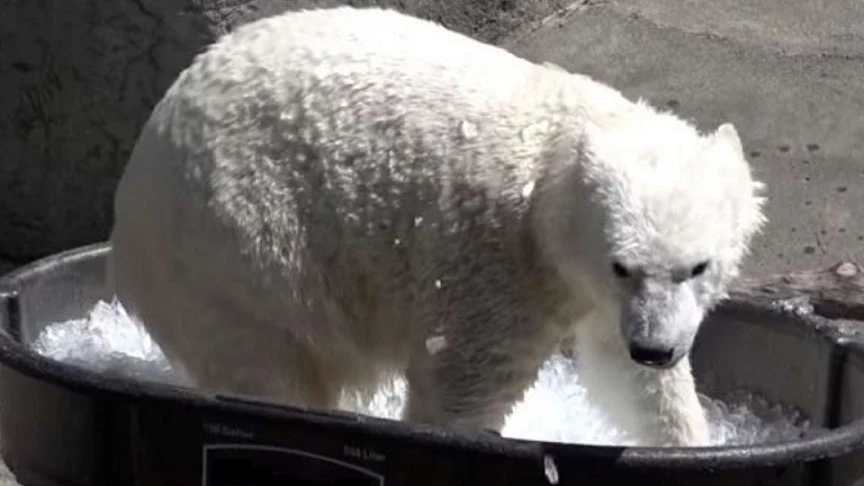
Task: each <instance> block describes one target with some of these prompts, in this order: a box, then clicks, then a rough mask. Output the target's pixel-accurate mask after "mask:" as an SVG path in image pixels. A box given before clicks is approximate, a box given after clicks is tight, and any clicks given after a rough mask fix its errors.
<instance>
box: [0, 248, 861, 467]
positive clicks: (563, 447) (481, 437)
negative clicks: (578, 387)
mask: <svg viewBox="0 0 864 486" xmlns="http://www.w3.org/2000/svg"><path fill="white" fill-rule="evenodd" d="M110 250H111V245H110V243H109V242H100V243H94V244H89V245H84V246H80V247H76V248H72V249H69V250H66V251H63V252H59V253H55V254H52V255H49V256H47V257H44V258H41V259H39V260H36V261H34V262H31V263H29V264H27V265H24V266H22V267H19V268H17V269H15V270H13V271H12V272H9V273H7V274H6V275H3V276H0V304H2V307H3V308H2V309H0V311H2V312H4V313H5V312H6V311H7V310H8V309H6V307H7V304H8V303H9V302H12V301H13V300H14V298H15V297H16V296H17V294H18V289H19V288H21V286H22V282H24V281H26V280H27V278H28V277H30V276H31V275H34V274H39V273H42V272H44V271H46V270H50V269H52V268H54V267H58V266H61V265H67V264H72V263H76V262H78V261H83V260H89V259H95V258H100V257H104V256H106V255H107V254H108V253H109V252H110ZM718 310H732V311H733V312H762V313H764V314H765V315H766V316H767V317H770V316H774V317H775V318H776V319H766V322H765V323H764V325H768V326H777V325H786V326H789V327H793V326H795V327H796V328H797V327H798V326H802V325H803V326H804V327H805V329H803V330H801V329H800V328H798V329H799V330H798V331H796V332H803V333H811V335H813V336H814V337H817V338H821V339H827V340H828V341H829V343H830V344H832V346H833V350H834V352H838V353H842V354H843V355H844V357H845V355H850V354H851V355H857V356H858V357H860V358H861V359H862V360H864V342H861V341H859V340H857V339H854V338H852V337H850V336H849V335H848V334H845V333H842V332H840V331H838V330H837V329H836V328H835V327H834V326H831V325H830V324H829V321H828V319H825V318H822V317H820V316H818V315H813V314H804V315H795V314H791V313H789V312H785V311H782V310H780V309H776V308H767V307H764V306H760V305H757V304H753V303H747V302H741V301H734V300H727V301H726V302H724V303H723V304H721V305H720V306H718ZM6 317H8V315H7V316H6ZM778 319H779V320H782V321H785V322H784V323H783V324H778V322H777V320H778ZM0 364H2V366H8V367H9V368H11V369H14V370H16V371H18V372H19V373H22V374H24V375H27V376H30V377H33V378H36V379H39V380H42V381H44V382H47V383H51V384H53V385H55V386H60V387H63V388H66V389H70V390H72V391H74V392H82V393H85V394H88V395H90V394H94V395H96V396H106V397H110V398H114V399H117V398H121V399H125V400H148V401H157V402H163V403H174V404H182V405H185V406H194V407H202V411H204V409H206V408H210V409H217V410H225V411H229V412H238V413H241V414H249V413H255V414H256V415H257V416H259V417H261V418H271V419H282V420H289V421H290V420H295V421H297V420H299V421H301V422H307V423H318V424H322V425H329V426H331V427H332V426H342V427H347V428H349V429H350V428H354V429H356V430H358V431H360V432H372V433H375V434H377V435H379V436H380V437H381V438H382V439H392V440H400V439H407V440H408V441H409V442H414V441H418V440H421V439H422V440H425V441H431V443H430V444H429V445H432V446H440V447H457V448H462V449H465V448H467V449H468V450H469V451H473V452H493V453H496V454H501V455H506V456H526V455H527V456H531V457H532V458H537V457H539V458H540V459H541V460H542V458H543V457H544V456H546V455H550V456H552V457H553V458H555V460H558V461H566V460H567V458H568V457H572V458H574V459H575V458H577V457H578V458H580V459H582V460H587V459H592V458H596V459H598V460H603V459H605V460H609V459H610V458H611V459H613V460H614V461H615V463H616V465H618V466H623V467H627V468H648V469H655V468H656V469H668V470H687V469H706V468H710V469H739V468H746V467H768V466H780V465H786V466H788V465H792V464H795V463H801V462H814V461H818V460H822V459H830V458H833V457H837V456H841V455H843V454H846V453H848V452H849V451H851V450H853V449H854V448H856V447H861V446H864V415H862V417H861V418H858V419H856V420H853V421H851V422H848V423H846V424H843V425H841V426H838V427H835V428H831V429H829V431H828V432H826V433H820V434H818V435H816V436H814V437H808V438H804V439H800V440H796V441H791V442H783V443H767V444H756V445H732V446H706V447H645V446H614V445H591V444H570V443H560V442H549V441H532V440H525V439H512V438H504V437H499V436H496V435H493V434H468V433H464V432H458V431H453V430H449V429H447V428H445V427H439V426H430V425H418V424H410V423H406V422H401V421H396V420H390V419H383V418H377V417H371V416H367V415H361V414H356V413H352V412H344V411H319V410H310V409H305V408H302V407H296V406H290V405H282V404H276V403H269V402H265V401H260V400H257V399H254V398H247V397H240V396H227V395H213V394H206V393H202V392H198V391H194V390H192V389H189V388H186V387H181V386H176V385H171V384H164V383H156V382H148V381H144V380H138V379H133V378H130V379H126V378H119V377H114V376H104V375H101V374H99V373H97V372H95V371H91V370H88V369H86V368H82V367H77V366H73V365H67V364H64V363H62V362H59V361H55V360H52V359H49V358H46V357H43V356H41V355H39V354H38V353H36V352H35V351H32V350H30V349H28V348H27V347H25V346H24V345H23V344H22V343H20V342H19V340H18V339H16V337H15V336H13V332H12V330H11V329H9V328H8V326H2V327H0ZM0 401H2V400H0Z"/></svg>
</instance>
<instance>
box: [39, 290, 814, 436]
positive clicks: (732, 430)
mask: <svg viewBox="0 0 864 486" xmlns="http://www.w3.org/2000/svg"><path fill="white" fill-rule="evenodd" d="M32 347H33V349H34V350H35V351H37V352H38V353H40V354H42V355H44V356H46V357H49V358H51V359H54V360H58V361H62V362H64V363H68V364H72V365H77V366H83V367H86V368H88V369H91V370H94V371H97V372H99V373H103V374H108V375H114V376H120V377H124V378H125V377H129V378H134V379H139V380H147V381H158V382H168V383H173V384H183V382H184V380H183V378H182V377H180V376H178V375H177V374H176V373H174V372H173V371H172V370H171V366H170V364H169V363H168V361H167V360H166V359H165V356H164V355H163V354H162V352H161V351H160V349H159V347H158V346H157V345H156V344H155V343H154V342H153V341H152V339H151V338H150V337H149V336H148V334H147V332H146V331H145V330H144V329H143V328H142V327H141V326H140V325H139V324H138V323H136V322H135V321H134V320H132V319H131V318H130V317H129V316H128V315H127V314H126V312H125V311H124V309H123V308H122V306H121V305H119V303H117V302H116V301H114V302H110V303H108V302H98V303H97V304H96V305H95V306H94V307H93V309H92V310H91V311H90V314H89V315H88V316H87V317H86V318H83V319H75V320H69V321H65V322H58V323H55V324H52V325H49V326H47V327H46V328H45V329H44V331H43V332H42V333H41V334H40V335H39V336H38V337H37V338H36V339H35V340H34V342H33V343H32ZM405 391H406V386H405V382H404V380H402V379H401V378H396V379H394V380H393V381H392V382H388V383H385V384H383V385H382V386H381V388H380V389H379V390H378V392H377V393H376V394H375V396H374V397H372V398H371V399H369V400H359V399H358V397H355V396H348V395H346V396H343V400H342V403H341V405H340V407H341V408H343V409H346V410H353V411H356V412H359V413H364V414H368V415H372V416H376V417H382V418H391V419H398V418H399V416H400V414H401V410H402V407H403V405H404V397H405ZM703 398H704V404H705V407H706V410H707V412H708V415H709V417H710V422H711V427H712V437H713V442H714V443H715V444H753V443H760V442H766V441H777V440H780V441H782V440H791V439H795V438H797V437H800V436H801V435H802V434H803V433H804V432H805V431H806V430H807V429H808V428H809V426H808V424H807V422H806V421H804V420H801V418H800V417H799V416H798V414H796V413H794V412H792V411H789V410H785V409H784V408H782V407H779V406H776V405H772V404H770V403H768V402H766V401H765V400H762V399H760V398H759V397H756V396H753V395H749V394H742V395H741V396H739V397H736V398H735V399H734V400H728V402H723V401H721V400H716V399H712V398H707V397H703ZM502 435H504V436H506V437H513V438H521V439H530V440H546V441H556V442H568V443H580V444H614V445H631V444H633V442H632V440H631V438H630V437H628V436H627V434H626V432H625V431H623V430H621V429H620V428H619V427H616V425H615V424H614V423H612V421H611V420H610V419H609V418H608V417H607V416H606V414H604V413H603V410H600V409H598V408H597V407H596V406H594V405H592V403H591V402H590V400H589V396H588V392H587V390H586V389H585V388H584V387H583V386H582V385H581V384H580V382H579V375H578V372H577V369H576V365H575V364H574V362H573V361H571V360H569V359H567V358H565V357H563V356H554V357H552V358H550V359H549V361H547V362H546V364H545V365H544V366H543V369H542V370H541V372H540V376H539V378H538V380H537V382H536V383H535V384H534V385H533V386H532V387H531V389H530V390H529V391H528V392H527V393H526V395H525V397H524V399H523V400H522V401H521V402H520V403H519V404H517V405H516V407H515V408H514V410H513V412H512V413H511V415H510V416H509V418H508V419H507V423H506V425H505V427H504V429H503V431H502Z"/></svg>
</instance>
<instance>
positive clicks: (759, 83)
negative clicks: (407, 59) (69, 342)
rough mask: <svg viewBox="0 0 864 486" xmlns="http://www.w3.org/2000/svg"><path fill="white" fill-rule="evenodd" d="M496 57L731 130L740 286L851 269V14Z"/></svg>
mask: <svg viewBox="0 0 864 486" xmlns="http://www.w3.org/2000/svg"><path fill="white" fill-rule="evenodd" d="M504 45H505V46H506V47H508V48H509V49H511V50H512V51H513V52H516V53H518V54H520V55H523V56H525V57H527V58H529V59H532V60H537V61H540V60H548V61H552V62H555V63H557V64H560V65H562V66H564V67H566V68H568V69H570V70H573V71H578V72H581V73H585V74H588V75H591V76H593V77H595V78H597V79H598V80H601V81H604V82H607V83H609V84H611V85H613V86H615V87H616V88H619V89H621V90H623V91H624V92H625V94H627V95H629V96H631V97H637V96H641V97H645V98H647V99H649V100H651V101H653V102H655V103H657V104H659V105H663V106H667V107H669V108H672V109H674V110H675V111H677V112H679V113H681V114H683V115H684V116H687V117H690V118H692V119H694V120H695V121H696V123H697V124H698V125H699V126H700V127H701V128H703V129H705V130H709V129H713V128H715V127H716V126H717V125H719V124H720V123H723V122H726V121H730V122H732V123H734V124H735V125H736V126H737V127H738V130H739V133H740V134H741V135H742V138H743V140H744V143H745V146H746V147H747V150H748V152H749V153H750V158H751V160H752V163H753V164H754V167H755V172H756V174H757V176H758V177H759V178H761V179H762V180H763V181H765V182H766V183H767V184H768V187H769V196H770V198H771V202H770V204H769V206H768V216H769V218H770V223H769V225H768V227H767V229H766V232H765V233H764V234H763V235H762V236H761V237H760V238H759V239H758V240H757V242H756V245H755V249H754V253H753V255H752V257H751V259H750V261H749V262H748V267H747V269H746V273H747V274H750V275H760V274H766V273H777V272H785V271H789V270H793V269H804V268H817V267H822V266H827V265H830V264H833V263H835V262H837V261H839V260H844V259H848V260H855V261H858V262H859V263H860V262H864V258H862V257H864V217H862V216H864V214H862V208H864V191H862V185H864V158H862V157H861V156H860V154H861V153H862V149H864V3H861V2H859V1H857V0H833V1H828V0H761V1H759V2H753V1H748V0H714V1H712V2H705V1H697V0H650V1H643V2H630V1H627V0H609V1H605V2H600V1H586V2H583V3H581V4H580V5H579V6H578V8H574V9H572V10H571V11H570V12H569V13H568V14H566V15H563V16H558V17H556V18H554V19H550V20H549V21H548V22H546V24H545V25H544V26H543V27H541V28H540V29H539V30H536V31H534V32H531V33H528V34H526V35H523V36H521V37H519V38H513V39H509V40H507V41H505V42H504ZM6 477H8V476H7V475H5V474H3V472H2V470H0V486H11V485H14V484H16V483H15V482H14V481H12V480H11V479H4V478H6Z"/></svg>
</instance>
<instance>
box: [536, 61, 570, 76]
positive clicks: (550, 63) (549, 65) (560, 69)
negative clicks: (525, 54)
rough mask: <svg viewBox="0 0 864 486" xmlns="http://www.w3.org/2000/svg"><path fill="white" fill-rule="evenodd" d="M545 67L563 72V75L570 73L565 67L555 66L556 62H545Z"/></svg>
mask: <svg viewBox="0 0 864 486" xmlns="http://www.w3.org/2000/svg"><path fill="white" fill-rule="evenodd" d="M542 65H543V67H547V68H549V69H554V70H555V71H561V72H562V73H567V72H568V71H567V70H566V69H564V68H563V67H561V66H559V65H557V64H555V63H554V62H549V61H543V64H542Z"/></svg>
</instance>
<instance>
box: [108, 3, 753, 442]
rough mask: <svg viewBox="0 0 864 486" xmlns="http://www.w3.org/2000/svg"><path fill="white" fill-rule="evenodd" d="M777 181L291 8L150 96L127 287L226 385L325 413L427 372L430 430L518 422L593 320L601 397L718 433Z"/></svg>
mask: <svg viewBox="0 0 864 486" xmlns="http://www.w3.org/2000/svg"><path fill="white" fill-rule="evenodd" d="M760 188H761V184H760V183H758V182H755V181H754V180H752V179H751V174H750V168H749V166H748V164H747V162H746V160H745V158H744V155H743V153H742V147H741V143H740V141H739V138H738V136H737V134H736V131H735V129H734V128H733V127H732V126H731V125H728V124H726V125H723V126H721V127H720V128H718V129H717V131H716V132H714V133H712V134H709V135H700V134H699V133H698V132H697V131H696V129H695V128H694V127H693V126H691V125H690V124H688V123H686V122H684V121H682V120H680V119H678V118H676V117H675V116H673V115H672V114H668V113H659V112H657V111H655V110H653V109H652V108H651V107H649V106H648V105H646V104H644V103H641V102H640V103H633V102H631V101H628V100H627V99H625V98H624V97H623V96H622V95H621V94H619V93H618V92H617V91H615V90H613V89H611V88H609V87H607V86H604V85H602V84H600V83H597V82H594V81H592V80H591V79H590V78H588V77H585V76H581V75H576V74H570V73H567V72H564V71H563V70H561V69H557V68H550V67H548V66H540V65H537V64H533V63H530V62H528V61H526V60H523V59H520V58H518V57H516V56H514V55H511V54H509V53H508V52H506V51H504V50H502V49H499V48H496V47H492V46H489V45H485V44H482V43H479V42H476V41H474V40H471V39H469V38H468V37H465V36H462V35H459V34H456V33H453V32H451V31H448V30H446V29H445V28H443V27H441V26H439V25H436V24H434V23H432V22H427V21H424V20H419V19H416V18H412V17H408V16H405V15H402V14H399V13H397V12H394V11H389V10H381V9H352V8H345V7H343V8H336V9H330V10H316V11H304V12H294V13H286V14H282V15H279V16H276V17H271V18H268V19H264V20H259V21H256V22H253V23H250V24H247V25H245V26H243V27H240V28H238V29H237V30H236V31H235V32H233V33H231V34H229V35H226V36H225V37H224V38H222V39H221V40H220V41H218V42H217V43H215V44H214V45H213V46H211V47H210V48H209V49H208V50H207V51H206V52H204V53H202V54H201V55H199V56H198V57H197V58H196V59H195V60H194V62H193V63H192V65H191V66H190V67H189V68H188V69H186V70H185V71H184V72H183V73H182V74H181V75H180V76H179V78H178V79H177V81H176V82H175V83H174V85H173V86H172V87H171V88H170V89H169V90H168V91H167V93H166V95H165V97H164V98H163V99H162V101H161V102H160V103H159V104H158V106H157V107H156V108H155V110H154V111H153V114H152V116H151V118H150V120H149V121H148V123H147V124H146V126H145V128H144V129H143V131H142V134H141V136H140V139H139V141H138V144H137V146H136V147H135V150H134V152H133V154H132V157H131V161H130V162H129V164H128V166H127V168H126V172H125V174H124V175H123V177H122V180H121V181H120V184H119V187H118V190H117V195H116V201H115V218H116V219H115V226H114V229H113V233H112V236H111V241H112V243H113V252H112V256H111V259H110V263H109V269H110V270H109V278H110V279H111V281H110V282H111V285H113V286H114V289H115V291H116V292H117V295H118V297H119V298H120V299H121V301H122V302H123V304H124V305H125V306H126V308H127V309H129V310H130V311H131V312H132V313H133V314H134V315H135V316H137V317H138V318H139V319H140V320H141V321H142V322H143V323H144V324H145V325H146V327H147V329H148V330H149V332H150V333H151V334H152V336H153V337H154V339H155V340H156V341H157V342H158V344H159V345H160V346H161V347H162V349H163V350H164V352H165V353H166V356H167V357H168V358H169V359H170V360H171V361H172V362H173V363H174V364H175V365H176V366H178V367H179V368H180V369H181V370H182V371H184V372H185V374H187V375H188V376H189V377H190V378H191V379H192V380H193V382H194V383H195V384H196V385H197V386H199V387H201V388H202V389H204V390H208V391H211V392H220V393H227V392H230V393H240V394H250V395H256V396H260V397H266V398H269V399H273V400H278V401H281V402H285V403H289V404H294V405H299V406H309V407H322V408H326V407H334V406H335V404H336V403H337V400H338V398H339V393H340V390H342V389H343V388H344V387H349V388H351V387H353V388H356V389H374V387H375V386H376V385H377V384H378V383H379V380H380V379H381V378H382V377H383V376H385V375H387V374H388V373H392V372H404V373H405V374H406V377H407V380H408V383H409V396H408V404H407V406H406V409H407V412H406V417H405V418H406V419H407V420H411V421H416V422H426V423H437V424H445V425H449V426H453V427H475V428H476V427H480V428H489V429H500V428H501V426H502V424H503V421H504V419H505V417H506V416H507V414H508V413H509V411H510V410H511V408H512V406H513V404H514V402H516V401H517V400H518V399H519V398H520V397H521V396H522V395H523V392H524V390H525V389H526V387H528V386H529V385H530V384H531V383H532V382H533V381H534V380H535V378H536V377H537V372H538V368H539V367H540V365H541V364H542V363H543V362H544V361H545V360H546V359H547V358H548V357H549V356H550V354H551V353H553V352H555V351H556V349H557V348H556V347H557V346H558V345H559V343H560V342H561V340H562V338H563V337H565V336H575V337H576V339H577V342H578V344H577V349H578V351H579V352H580V353H581V356H582V357H581V358H580V359H584V360H585V362H587V363H589V364H590V366H589V367H590V368H592V369H593V370H595V371H596V373H593V374H592V373H588V375H589V376H588V377H587V378H586V380H587V381H588V382H589V385H590V384H591V383H592V382H591V380H592V378H591V377H592V376H593V377H594V378H593V379H594V381H593V383H594V385H593V392H594V393H595V396H596V397H597V399H598V400H601V401H602V400H604V397H606V398H608V397H615V398H614V399H610V400H611V401H612V402H613V404H615V406H614V407H611V409H612V410H613V411H615V410H618V411H619V412H620V414H621V415H622V417H623V419H626V420H630V421H632V422H633V424H634V425H633V426H634V427H636V428H640V430H643V432H644V434H645V435H646V436H647V437H649V439H650V442H651V443H654V444H659V445H662V444H670V445H691V444H700V443H704V441H705V440H707V434H708V432H707V426H706V423H705V417H704V415H703V412H702V409H701V407H700V405H699V402H698V400H697V396H696V392H695V387H694V383H693V379H692V376H691V373H690V367H689V363H688V359H687V354H688V351H689V350H690V347H691V343H692V342H693V339H694V335H695V334H696V332H697V328H698V327H699V324H700V321H701V320H702V317H703V315H704V314H705V312H706V311H707V310H708V309H709V308H711V306H712V305H714V304H715V303H716V302H718V300H719V299H721V298H722V297H723V296H724V289H725V288H726V286H727V283H728V282H729V280H730V278H732V277H733V276H734V275H735V274H736V271H737V268H738V266H739V263H740V261H741V259H742V257H743V255H744V254H745V253H746V252H747V248H748V246H749V240H750V239H751V237H752V236H753V235H754V234H755V233H756V232H757V231H758V229H759V228H760V226H761V225H762V223H763V215H762V209H761V208H762V204H763V198H762V197H761V195H760V194H759V192H760ZM580 323H582V324H581V325H580ZM621 397H625V398H624V399H623V400H625V401H626V403H620V402H621V400H622V398H621Z"/></svg>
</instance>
